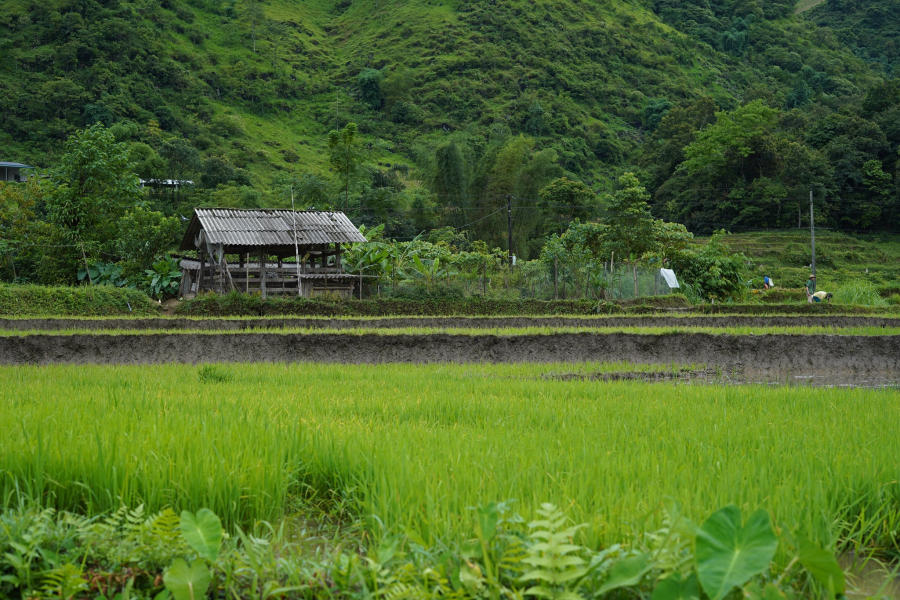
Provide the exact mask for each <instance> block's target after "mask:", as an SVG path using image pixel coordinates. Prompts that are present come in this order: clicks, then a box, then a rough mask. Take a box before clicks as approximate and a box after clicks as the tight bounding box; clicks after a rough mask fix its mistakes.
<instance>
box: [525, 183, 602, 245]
mask: <svg viewBox="0 0 900 600" xmlns="http://www.w3.org/2000/svg"><path fill="white" fill-rule="evenodd" d="M538 195H539V196H540V199H541V202H540V204H541V206H540V208H541V210H542V211H543V212H544V214H545V217H544V218H545V219H546V221H547V223H546V224H545V225H544V227H543V231H544V232H549V233H562V232H563V231H564V230H565V229H566V227H568V225H569V223H571V222H572V221H578V220H580V221H586V220H589V219H590V218H592V217H596V216H597V214H598V212H599V210H598V201H597V196H596V194H594V192H593V190H591V188H589V187H588V186H586V185H585V184H584V183H582V182H580V181H573V180H571V179H569V178H568V177H560V178H559V179H554V180H553V181H551V182H550V183H548V184H547V185H546V186H544V187H543V188H541V190H540V192H538Z"/></svg>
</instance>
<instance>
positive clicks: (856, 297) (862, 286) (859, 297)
mask: <svg viewBox="0 0 900 600" xmlns="http://www.w3.org/2000/svg"><path fill="white" fill-rule="evenodd" d="M832 293H833V294H834V298H833V300H832V301H833V302H834V303H836V304H853V305H857V306H887V305H888V302H887V300H885V299H884V298H882V297H881V295H880V294H879V293H878V288H876V287H875V286H874V285H873V284H872V283H871V282H868V281H864V280H856V281H847V282H845V283H844V284H842V285H841V286H840V287H838V288H837V289H836V290H835V291H834V292H832Z"/></svg>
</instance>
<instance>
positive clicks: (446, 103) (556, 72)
mask: <svg viewBox="0 0 900 600" xmlns="http://www.w3.org/2000/svg"><path fill="white" fill-rule="evenodd" d="M866 4H867V5H868V6H869V8H867V9H865V10H863V9H862V8H861V7H860V6H861V5H860V6H857V5H856V4H853V3H850V2H849V0H829V1H828V2H826V3H825V4H823V5H821V6H819V7H817V8H814V9H812V10H810V11H807V12H803V13H801V14H795V6H794V3H793V2H792V0H776V1H766V2H762V1H760V0H721V1H718V2H712V3H709V2H706V1H701V0H642V1H635V2H617V1H612V0H608V1H602V0H554V1H552V2H532V1H530V0H505V1H496V0H303V1H298V0H264V1H263V0H247V1H240V2H237V1H218V0H163V1H162V2H157V1H151V0H132V1H129V0H45V1H43V2H40V3H38V2H35V1H32V0H9V1H8V2H5V3H4V11H3V12H2V14H0V53H2V55H3V57H4V60H3V61H0V114H2V125H0V148H2V149H3V156H0V159H2V160H16V161H21V162H28V163H31V164H36V165H38V166H41V167H53V166H54V160H55V159H56V158H58V157H59V155H60V154H61V150H62V142H63V141H64V140H65V139H66V138H67V137H68V136H70V135H71V134H72V133H73V132H75V131H77V130H79V129H81V128H84V127H87V126H90V125H92V124H95V123H102V124H104V125H105V126H106V127H108V128H109V129H110V130H111V131H112V133H113V134H114V136H115V138H116V139H117V140H118V141H120V142H123V143H126V144H128V145H129V148H130V154H131V158H132V160H133V161H134V163H135V169H136V171H137V173H138V174H139V175H140V176H142V177H144V178H181V179H192V180H194V181H195V185H194V186H193V188H192V189H193V191H192V192H182V194H181V195H179V196H175V197H172V196H167V195H160V196H157V197H156V198H155V200H154V202H155V206H154V208H158V209H161V210H163V211H164V212H166V213H167V214H174V213H176V212H178V211H182V212H183V211H184V210H185V208H186V207H188V206H190V205H193V204H206V205H230V206H285V205H287V204H288V203H289V201H290V196H289V189H290V186H293V187H294V190H295V191H296V193H297V197H298V202H299V203H300V204H301V206H316V207H319V208H321V207H324V206H337V207H340V208H343V209H345V210H347V211H348V212H349V213H350V214H351V216H353V217H354V219H355V220H357V222H364V223H367V224H379V223H385V224H386V226H387V229H386V231H387V233H388V234H389V235H392V236H395V237H401V238H402V237H410V236H412V235H415V234H416V233H418V232H420V231H423V230H427V229H431V228H435V227H441V226H446V225H451V226H454V227H457V228H461V229H467V230H471V232H472V234H473V237H475V238H480V239H484V240H486V241H487V242H488V243H489V244H491V245H504V240H505V225H506V216H507V215H506V214H505V213H506V206H507V202H509V203H510V205H511V206H512V212H513V219H514V229H515V246H516V249H517V251H518V252H519V253H520V255H523V256H526V257H528V256H529V255H533V254H534V252H535V249H536V248H539V247H540V244H541V241H542V240H543V239H544V238H545V237H546V236H547V235H549V234H552V233H559V232H561V231H562V230H564V228H565V226H566V225H567V224H568V222H570V221H571V220H573V219H576V218H578V219H581V220H587V219H592V218H596V217H599V216H601V215H602V214H603V210H604V204H605V202H606V200H605V195H606V194H607V193H608V192H611V191H612V190H613V188H614V182H615V181H616V180H617V179H618V177H619V175H621V174H622V173H624V172H626V171H632V172H635V173H636V174H637V175H638V177H639V178H640V180H641V182H642V183H643V184H644V185H645V186H646V187H647V189H648V190H649V191H650V193H651V194H652V202H651V204H652V206H653V210H654V213H655V214H656V216H657V217H661V218H665V219H667V220H673V221H678V222H682V223H684V224H686V225H687V226H688V228H689V229H691V230H693V231H697V232H708V231H712V230H714V229H718V228H728V229H732V230H742V229H752V228H760V227H788V226H796V225H797V224H798V223H805V219H806V217H805V213H804V209H803V207H804V206H805V205H806V203H808V195H809V190H810V189H813V190H814V193H815V195H816V198H817V202H818V203H819V205H820V210H821V217H820V219H821V220H820V223H822V224H823V225H827V226H832V227H836V228H842V229H845V230H850V231H858V230H868V229H873V228H874V229H885V228H888V229H889V228H896V227H897V224H898V223H900V210H898V197H900V176H898V168H900V163H898V146H900V81H898V80H897V79H890V76H891V74H892V73H893V72H894V71H893V69H894V66H895V64H896V47H895V46H894V45H893V44H894V43H895V41H896V35H895V34H896V31H893V30H892V28H893V27H894V26H893V25H892V23H894V22H895V17H894V16H893V14H892V13H891V14H888V15H887V17H886V18H884V19H878V18H877V14H874V13H872V10H873V9H872V6H873V5H878V6H881V5H884V7H886V8H890V7H889V4H890V3H889V2H887V1H886V0H885V1H882V2H870V3H866ZM848 6H849V8H848ZM850 9H852V10H850ZM876 12H877V11H876ZM889 12H890V11H889ZM879 14H880V13H879ZM859 28H862V29H864V30H865V31H871V32H873V35H872V36H866V35H859V36H857V37H856V38H855V39H856V40H857V42H855V43H851V41H850V40H849V38H848V34H847V32H848V31H849V30H850V29H859ZM860 40H865V41H860ZM348 123H353V124H355V125H356V131H355V133H354V132H353V131H352V129H353V128H352V127H351V128H345V127H346V126H347V124H348ZM331 131H334V135H333V136H331V138H330V137H329V132H331ZM339 132H341V133H340V135H339V134H338V133H339ZM340 154H343V156H344V160H341V158H340V156H338V155H340ZM563 178H564V179H563ZM551 183H555V185H552V186H551V185H550V184H551Z"/></svg>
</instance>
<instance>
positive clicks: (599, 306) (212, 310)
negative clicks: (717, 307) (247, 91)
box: [176, 293, 688, 317]
mask: <svg viewBox="0 0 900 600" xmlns="http://www.w3.org/2000/svg"><path fill="white" fill-rule="evenodd" d="M640 302H641V304H635V303H631V304H616V303H612V302H597V301H592V300H534V299H519V300H511V299H494V298H484V297H481V296H473V297H469V298H440V297H434V298H425V299H402V298H378V299H375V298H372V299H365V300H338V299H326V298H312V299H311V298H296V297H293V296H291V297H273V298H266V299H263V298H261V297H260V296H258V295H252V294H251V295H247V294H240V293H230V294H224V295H217V294H201V295H200V296H197V297H196V298H193V299H191V300H186V301H184V302H182V303H181V304H180V305H179V306H178V308H177V309H176V313H178V314H182V315H192V316H231V315H233V316H260V315H306V316H328V317H332V316H384V315H429V316H444V315H475V316H478V315H554V314H568V315H589V314H613V313H621V312H626V311H628V310H630V309H634V308H644V309H648V310H654V309H658V308H666V307H686V306H688V303H687V300H685V298H684V297H683V296H658V297H655V298H642V299H641V300H640Z"/></svg>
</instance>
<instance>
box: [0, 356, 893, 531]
mask: <svg viewBox="0 0 900 600" xmlns="http://www.w3.org/2000/svg"><path fill="white" fill-rule="evenodd" d="M597 368H598V367H597V365H576V366H572V365H540V366H536V365H424V366H412V365H379V366H372V365H368V366H367V365H354V366H340V365H314V364H299V365H228V366H224V365H215V366H214V367H206V368H204V369H203V370H202V371H201V370H200V369H198V368H197V367H191V366H187V365H166V366H151V367H121V366H119V367H84V366H79V367H69V366H54V367H22V368H9V367H8V368H0V440H2V443H0V498H2V501H3V502H4V503H10V502H13V501H15V500H16V498H17V497H18V496H27V497H31V498H40V499H41V500H42V501H43V502H45V503H47V504H52V505H56V506H60V507H65V508H70V509H78V510H86V511H88V512H95V511H102V510H108V509H112V508H115V507H117V506H119V504H120V503H123V502H124V503H126V504H129V505H136V504H138V503H141V502H143V503H145V504H146V505H147V506H148V508H150V509H157V508H159V507H162V506H165V505H169V506H173V507H174V508H176V509H181V508H194V509H196V508H198V507H201V506H207V507H210V508H212V509H213V510H214V511H216V512H217V513H218V514H220V515H221V516H222V517H223V518H225V519H226V520H227V521H229V522H241V523H247V522H252V521H254V520H256V519H273V518H278V517H280V516H282V515H283V514H284V513H285V511H286V510H288V508H289V507H290V506H292V499H302V498H307V499H309V498H310V497H314V498H317V499H323V498H333V499H337V500H340V501H341V502H343V503H345V504H347V505H349V506H350V507H352V509H353V510H354V511H355V512H356V513H357V514H358V515H360V516H362V517H368V516H370V515H374V516H377V519H374V518H373V519H371V520H369V521H368V522H369V523H370V525H372V527H373V528H384V529H386V530H388V531H393V532H405V533H408V534H410V535H411V536H412V537H413V539H420V540H422V541H423V542H433V541H434V540H436V539H452V538H454V537H458V536H460V535H462V532H464V531H471V530H472V526H471V522H470V521H469V520H470V519H472V518H473V516H472V511H470V510H469V508H470V507H473V506H477V505H480V504H483V503H485V502H488V501H493V500H506V499H514V500H515V503H516V508H517V510H519V511H521V512H522V513H523V514H532V513H533V510H534V508H535V507H537V506H538V505H539V503H541V502H546V501H550V502H554V503H556V504H557V505H559V506H561V507H564V508H565V510H566V512H567V513H568V514H570V515H571V516H572V517H573V518H574V519H575V520H576V521H578V522H581V521H584V522H587V523H588V524H589V527H588V528H587V530H586V532H585V535H586V538H587V540H588V541H590V542H591V543H599V542H604V541H612V540H618V539H622V538H623V537H627V536H628V535H629V534H631V533H633V532H636V531H645V530H646V529H647V528H648V527H652V526H654V525H656V524H658V519H659V518H660V515H661V512H662V510H661V509H662V508H663V507H664V506H665V505H667V504H668V503H672V502H676V503H678V504H680V505H681V507H682V510H683V511H684V512H685V513H686V514H687V515H688V516H690V517H693V518H695V519H700V518H702V517H704V516H705V515H708V514H709V513H711V512H712V511H713V510H715V509H717V508H718V507H721V506H722V505H725V504H728V503H732V502H733V503H737V504H738V505H740V506H742V507H744V508H746V509H752V508H756V507H764V508H766V509H768V510H770V511H771V513H772V514H773V516H774V517H775V519H776V520H777V522H780V523H783V524H785V525H786V526H789V527H791V528H797V529H799V530H800V531H802V532H806V533H807V534H809V535H813V536H815V537H816V538H818V539H820V540H822V541H823V542H830V541H833V539H834V538H835V536H837V535H838V533H839V530H840V529H841V528H845V530H846V531H845V533H847V532H849V533H848V535H855V536H859V538H860V539H863V538H865V539H881V538H883V537H884V535H887V534H884V532H886V531H890V530H891V528H894V529H896V528H897V527H898V526H900V487H898V483H897V482H898V478H900V464H898V462H897V457H898V456H900V437H898V436H897V425H898V423H900V393H898V392H895V391H873V390H844V389H815V390H811V389H803V388H766V387H714V386H674V385H660V384H641V383H627V382H623V383H598V382H592V381H558V380H547V379H543V378H541V377H540V375H541V373H544V372H551V371H552V372H560V371H565V370H569V371H589V370H596V369H597ZM620 368H621V367H620ZM860 514H863V515H878V517H877V518H876V519H871V518H870V517H863V520H862V521H861V522H856V523H855V524H854V519H856V518H857V517H858V516H859V515H860ZM376 523H379V524H378V525H377V526H376V525H375V524H376ZM879 532H880V533H879ZM882 534H884V535H882Z"/></svg>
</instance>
